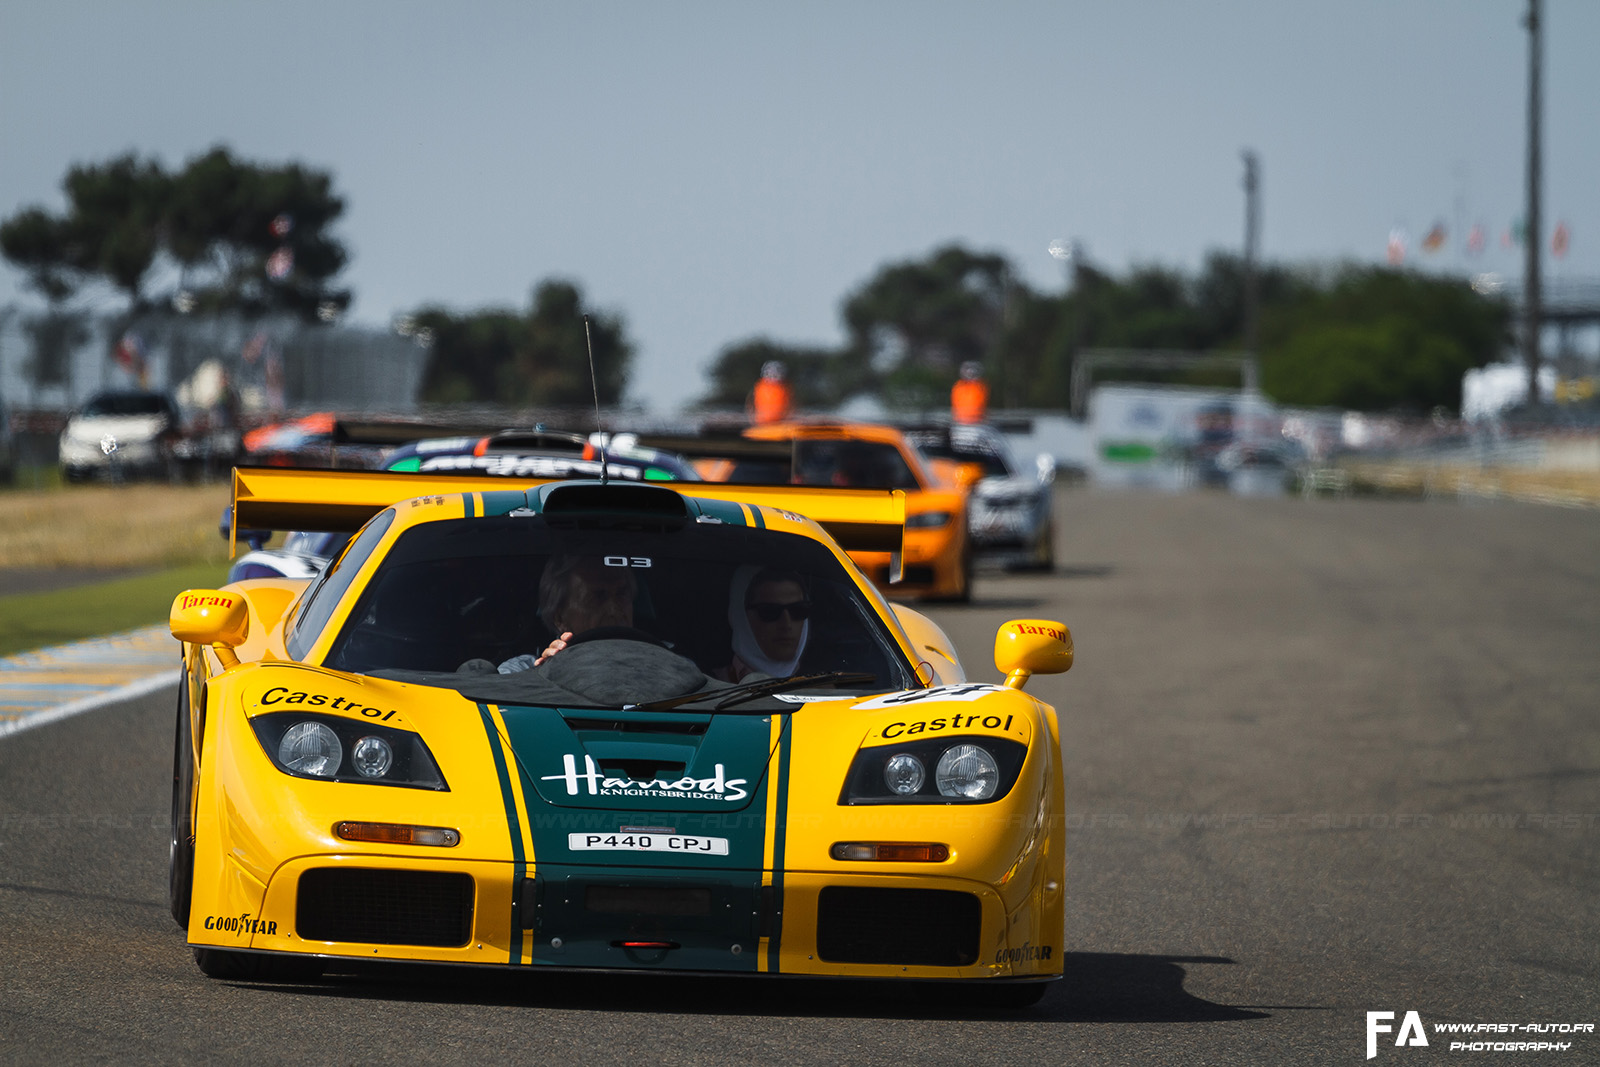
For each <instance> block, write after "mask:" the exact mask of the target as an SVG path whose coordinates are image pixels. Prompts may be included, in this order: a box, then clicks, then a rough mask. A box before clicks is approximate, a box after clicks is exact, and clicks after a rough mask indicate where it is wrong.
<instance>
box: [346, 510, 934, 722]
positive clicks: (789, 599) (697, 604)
mask: <svg viewBox="0 0 1600 1067" xmlns="http://www.w3.org/2000/svg"><path fill="white" fill-rule="evenodd" d="M624 630H626V631H628V632H629V633H628V636H629V638H630V639H632V640H644V641H656V642H659V643H660V644H662V645H665V646H666V647H667V648H668V649H670V650H671V652H672V653H674V654H676V655H678V656H682V657H685V658H687V659H689V660H691V661H692V662H693V663H694V665H695V666H696V667H698V668H699V670H700V671H701V672H703V673H704V674H706V675H707V676H710V677H712V678H717V679H721V680H724V681H731V682H739V681H743V680H745V679H746V678H748V677H750V676H751V674H752V673H760V674H767V675H786V674H794V673H815V672H825V671H860V672H865V673H868V674H872V675H874V676H875V677H876V679H877V682H876V685H863V686H862V687H861V688H860V691H862V692H866V691H882V690H883V689H886V688H907V687H910V686H913V685H915V684H917V683H916V681H915V676H914V674H913V672H912V670H911V668H910V666H909V665H908V664H907V663H906V662H905V659H904V655H903V654H902V652H901V651H900V649H899V646H898V645H897V644H896V643H895V640H894V638H893V636H892V634H891V633H890V631H889V630H888V628H887V627H886V626H885V624H884V623H883V622H882V620H881V619H880V618H879V616H878V613H877V611H876V609H875V608H874V606H873V604H872V603H871V602H869V601H868V600H867V598H866V597H865V596H864V595H863V594H862V592H861V591H860V590H859V589H858V588H857V587H856V585H855V583H854V582H853V581H852V580H851V577H850V575H849V573H848V572H847V571H846V570H845V569H844V568H843V567H842V566H841V565H840V563H839V561H838V560H837V559H836V558H835V557H834V556H833V554H832V553H831V552H829V551H828V550H827V549H826V548H825V547H823V546H822V545H821V544H820V543H818V542H816V541H813V540H811V539H810V538H807V537H802V536H799V535H795V534H784V533H776V532H773V531H769V530H755V529H749V528H745V527H735V526H723V525H718V524H711V523H689V524H686V525H684V526H682V527H680V528H677V529H666V530H660V529H657V530H637V529H635V530H620V529H611V528H603V527H602V528H594V527H585V528H575V527H570V526H569V527H552V526H550V525H548V524H547V523H546V522H545V521H544V519H543V518H542V517H538V516H517V517H511V516H507V517H495V518H481V519H457V520H448V521H440V522H430V523H425V524H422V525H419V526H417V527H414V528H413V529H411V530H408V531H407V532H406V533H405V534H403V535H402V536H401V537H400V538H399V539H398V540H397V541H396V542H395V544H394V546H393V547H392V548H391V549H390V551H389V553H388V555H387V556H386V557H385V558H384V559H383V561H382V562H381V564H380V565H379V566H378V568H377V570H376V571H375V572H374V574H373V577H372V579H371V581H370V582H369V583H368V584H367V586H366V587H365V589H364V590H362V591H361V593H360V599H359V600H358V602H357V603H356V606H355V608H354V610H353V611H352V612H351V613H350V615H349V617H348V619H347V621H346V623H345V625H344V628H343V630H342V631H341V632H340V633H339V635H338V636H337V638H336V639H335V641H334V643H333V645H332V646H331V648H330V650H329V653H328V656H327V659H326V661H325V662H326V665H327V666H329V667H333V668H335V669H337V670H347V671H356V672H362V673H370V672H373V671H380V670H408V671H457V670H459V669H462V668H463V667H465V668H466V669H467V670H474V669H477V670H483V669H486V668H487V666H488V665H490V664H492V665H500V664H509V663H511V661H513V660H515V659H516V657H520V656H531V655H535V654H537V653H539V652H540V651H542V650H543V649H544V648H545V647H546V646H547V645H548V644H549V642H550V641H551V639H553V638H554V637H556V636H558V635H559V634H560V633H563V632H575V633H582V632H590V631H592V632H595V633H597V634H600V635H602V636H607V637H614V636H615V635H617V634H618V633H620V632H622V631H624ZM569 651H570V650H569ZM561 655H567V653H562V654H561ZM474 661H476V662H474ZM525 665H526V664H525V663H524V666H525Z"/></svg>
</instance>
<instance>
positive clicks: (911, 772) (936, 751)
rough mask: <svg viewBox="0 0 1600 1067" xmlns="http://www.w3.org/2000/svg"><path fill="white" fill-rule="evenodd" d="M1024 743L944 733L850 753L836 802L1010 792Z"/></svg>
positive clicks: (987, 797)
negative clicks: (843, 780)
mask: <svg viewBox="0 0 1600 1067" xmlns="http://www.w3.org/2000/svg"><path fill="white" fill-rule="evenodd" d="M1027 755H1028V746H1027V745H1024V744H1022V743H1021V742H1018V741H1010V740H1007V739H1006V738H1003V737H988V736H974V737H945V738H940V739H938V740H933V741H913V742H910V743H907V744H896V745H878V746H876V747H874V748H864V749H862V750H861V751H859V752H857V753H856V758H855V761H854V762H853V763H851V765H850V774H849V777H847V778H846V779H845V784H844V792H843V794H842V795H841V796H840V797H839V803H841V804H983V803H987V802H989V801H992V800H999V799H1000V798H1001V797H1003V796H1005V795H1006V794H1007V793H1009V792H1010V791H1011V787H1012V786H1013V785H1015V784H1016V782H1017V775H1018V774H1019V773H1020V772H1021V770H1022V761H1023V760H1024V759H1025V758H1026V757H1027Z"/></svg>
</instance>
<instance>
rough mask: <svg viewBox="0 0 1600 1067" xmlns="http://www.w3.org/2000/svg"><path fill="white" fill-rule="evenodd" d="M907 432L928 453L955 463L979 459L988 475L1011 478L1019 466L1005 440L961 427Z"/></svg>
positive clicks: (929, 455) (985, 473)
mask: <svg viewBox="0 0 1600 1067" xmlns="http://www.w3.org/2000/svg"><path fill="white" fill-rule="evenodd" d="M907 436H908V437H910V439H911V442H912V443H913V444H914V445H916V446H917V451H919V452H921V453H922V454H923V455H924V456H927V457H929V458H930V459H947V460H951V461H953V462H955V463H976V464H978V465H980V466H982V467H983V473H984V476H985V477H1000V478H1009V477H1011V475H1012V474H1013V473H1014V472H1015V469H1016V464H1014V463H1012V462H1011V460H1010V457H1009V455H1008V454H1007V451H1006V447H1005V443H1004V442H1003V441H997V440H994V439H991V438H986V437H982V436H979V435H977V434H972V433H962V432H961V430H960V428H952V429H951V431H950V432H949V433H948V434H946V433H943V432H934V433H917V432H912V433H908V434H907Z"/></svg>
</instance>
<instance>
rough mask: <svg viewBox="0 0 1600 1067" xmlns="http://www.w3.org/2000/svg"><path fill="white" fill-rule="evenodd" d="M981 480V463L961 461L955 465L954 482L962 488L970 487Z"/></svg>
mask: <svg viewBox="0 0 1600 1067" xmlns="http://www.w3.org/2000/svg"><path fill="white" fill-rule="evenodd" d="M981 481H983V464H981V463H962V464H960V465H959V466H957V467H956V484H957V485H959V486H960V487H961V488H963V489H971V488H972V487H973V486H975V485H977V484H978V483H979V482H981Z"/></svg>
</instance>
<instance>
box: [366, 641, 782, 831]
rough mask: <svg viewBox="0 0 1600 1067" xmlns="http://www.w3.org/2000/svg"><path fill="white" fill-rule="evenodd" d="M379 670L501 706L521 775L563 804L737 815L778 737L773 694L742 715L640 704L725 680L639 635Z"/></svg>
mask: <svg viewBox="0 0 1600 1067" xmlns="http://www.w3.org/2000/svg"><path fill="white" fill-rule="evenodd" d="M373 673H374V674H375V676H377V677H380V678H387V679H391V680H394V681H401V682H411V683H420V684H424V685H431V686H439V687H446V688H451V689H454V690H456V691H457V692H459V693H460V694H461V695H462V696H463V697H466V698H467V699H468V700H472V701H476V702H479V703H481V704H493V705H495V706H497V707H498V708H499V709H500V717H501V720H502V721H503V722H504V723H505V732H506V740H507V742H509V744H510V746H511V749H512V751H513V752H514V753H515V754H516V758H517V762H518V764H519V766H520V768H521V771H522V775H523V779H524V781H525V782H526V783H527V784H528V785H531V786H532V788H533V790H534V791H535V792H536V793H537V794H538V795H539V796H540V797H541V798H542V799H543V800H545V801H547V802H548V803H550V804H553V805H555V806H557V807H567V808H602V809H616V810H629V811H639V810H645V811H652V810H661V811H666V810H672V811H738V810H740V809H742V808H744V807H745V806H746V805H747V804H748V803H749V802H750V798H751V797H753V796H754V795H755V793H756V791H757V786H758V784H759V783H760V781H761V778H762V776H763V775H764V774H765V772H766V767H767V763H768V762H769V760H770V758H771V755H772V752H773V749H774V747H775V744H776V736H775V733H774V729H773V725H772V722H773V712H775V711H792V710H794V705H793V704H785V703H782V702H779V701H776V700H774V699H772V698H762V699H758V700H752V701H750V702H749V703H748V704H741V705H740V706H739V711H738V712H729V713H723V714H716V713H713V712H710V711H706V710H698V711H697V710H672V711H661V712H649V711H639V710H637V709H635V708H632V707H630V706H629V705H635V704H648V703H650V702H651V701H657V700H671V699H673V698H674V697H681V696H686V695H688V694H691V693H697V692H701V691H702V690H704V691H707V692H708V693H710V694H712V697H711V699H715V696H714V694H715V693H716V692H717V690H720V689H726V688H729V685H728V683H725V682H718V681H716V680H714V679H711V678H707V677H706V675H705V674H703V673H702V672H701V671H700V669H699V668H698V667H696V666H695V665H694V664H693V663H692V662H691V661H689V660H687V659H685V658H683V657H682V656H679V655H677V654H675V653H673V652H671V651H670V650H668V649H665V648H662V647H660V646H657V645H652V644H646V643H643V642H639V641H626V640H601V641H590V642H586V643H584V644H581V645H575V646H573V647H572V648H569V649H567V650H566V651H564V652H562V653H560V654H559V655H557V656H555V657H554V658H553V659H551V660H550V661H549V662H548V663H547V664H546V665H545V666H543V667H541V668H536V669H533V670H527V671H518V672H516V673H513V674H498V673H491V672H488V671H485V672H484V673H481V674H472V673H466V674H462V673H433V672H420V671H400V670H385V671H375V672H373Z"/></svg>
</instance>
